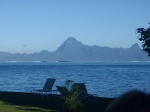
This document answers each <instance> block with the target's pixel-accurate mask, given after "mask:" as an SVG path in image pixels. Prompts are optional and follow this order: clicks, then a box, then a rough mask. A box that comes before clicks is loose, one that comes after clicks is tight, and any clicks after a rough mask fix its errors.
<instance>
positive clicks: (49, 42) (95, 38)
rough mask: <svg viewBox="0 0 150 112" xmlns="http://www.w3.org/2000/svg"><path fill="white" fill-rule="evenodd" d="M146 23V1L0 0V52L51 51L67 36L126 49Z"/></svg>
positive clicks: (149, 1)
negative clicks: (137, 29)
mask: <svg viewBox="0 0 150 112" xmlns="http://www.w3.org/2000/svg"><path fill="white" fill-rule="evenodd" d="M149 22H150V0H0V51H5V52H11V53H17V52H19V53H33V52H40V51H41V50H43V49H44V50H48V51H55V50H56V49H57V48H58V47H59V46H60V45H61V44H62V43H63V42H64V41H65V40H66V39H67V38H68V37H75V38H76V39H77V40H79V41H80V42H82V43H83V44H86V45H99V46H109V47H123V48H128V47H130V46H131V45H132V44H134V43H139V44H141V42H139V40H138V39H137V37H138V34H136V28H139V27H149V25H148V23H149Z"/></svg>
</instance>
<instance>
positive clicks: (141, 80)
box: [0, 62, 150, 97]
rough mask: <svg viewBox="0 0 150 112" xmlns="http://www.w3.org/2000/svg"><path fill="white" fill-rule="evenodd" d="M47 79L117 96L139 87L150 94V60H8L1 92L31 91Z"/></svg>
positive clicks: (1, 71) (1, 68)
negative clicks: (83, 86)
mask: <svg viewBox="0 0 150 112" xmlns="http://www.w3.org/2000/svg"><path fill="white" fill-rule="evenodd" d="M47 78H55V79H56V82H55V84H54V87H53V89H56V87H55V86H56V85H64V84H65V83H64V82H65V80H67V79H70V80H74V81H75V82H84V83H85V84H86V87H87V90H88V92H89V93H91V94H93V93H97V94H98V95H99V96H101V97H117V96H119V95H121V94H122V93H124V92H126V91H128V90H133V89H139V90H142V91H145V92H148V93H150V62H59V63H56V62H44V63H43V62H5V63H0V91H17V92H30V91H31V90H33V89H40V88H42V87H43V85H44V83H45V81H46V79H47Z"/></svg>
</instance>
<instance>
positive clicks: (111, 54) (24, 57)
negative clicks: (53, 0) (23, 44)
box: [0, 37, 150, 61]
mask: <svg viewBox="0 0 150 112" xmlns="http://www.w3.org/2000/svg"><path fill="white" fill-rule="evenodd" d="M0 61H150V57H148V56H147V54H146V53H145V52H143V51H142V50H141V49H140V47H139V45H138V44H137V43H136V44H133V45H132V46H131V47H130V48H126V49H124V48H110V47H100V46H96V45H94V46H88V45H84V44H83V43H81V42H79V41H78V40H76V39H75V38H74V37H69V38H68V39H67V40H65V41H64V43H63V44H62V45H61V46H59V47H58V49H57V50H56V51H54V52H49V51H46V50H42V51H41V52H38V53H32V54H26V53H24V54H20V53H16V54H12V53H8V52H0Z"/></svg>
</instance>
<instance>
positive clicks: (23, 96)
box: [0, 91, 115, 112]
mask: <svg viewBox="0 0 150 112" xmlns="http://www.w3.org/2000/svg"><path fill="white" fill-rule="evenodd" d="M59 98H60V95H57V94H49V95H41V94H38V93H24V92H8V91H0V101H3V102H6V103H8V104H11V105H19V106H33V107H39V108H44V109H52V110H57V111H58V112H59V111H62V110H63V108H64V107H63V103H62V102H61V101H60V99H59ZM114 99H115V98H103V97H98V100H97V101H94V102H91V101H90V102H87V103H84V107H83V108H84V110H85V111H86V112H91V111H94V112H100V111H101V112H103V111H104V110H105V108H106V107H107V106H108V105H109V104H110V103H111V102H112V101H113V100H114Z"/></svg>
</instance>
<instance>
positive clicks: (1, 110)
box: [0, 101, 57, 112]
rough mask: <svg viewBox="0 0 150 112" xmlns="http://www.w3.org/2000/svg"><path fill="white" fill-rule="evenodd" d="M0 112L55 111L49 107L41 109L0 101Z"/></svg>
mask: <svg viewBox="0 0 150 112" xmlns="http://www.w3.org/2000/svg"><path fill="white" fill-rule="evenodd" d="M0 112H57V111H54V110H50V109H42V108H39V107H30V106H18V105H12V104H8V103H5V102H3V101H0Z"/></svg>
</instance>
